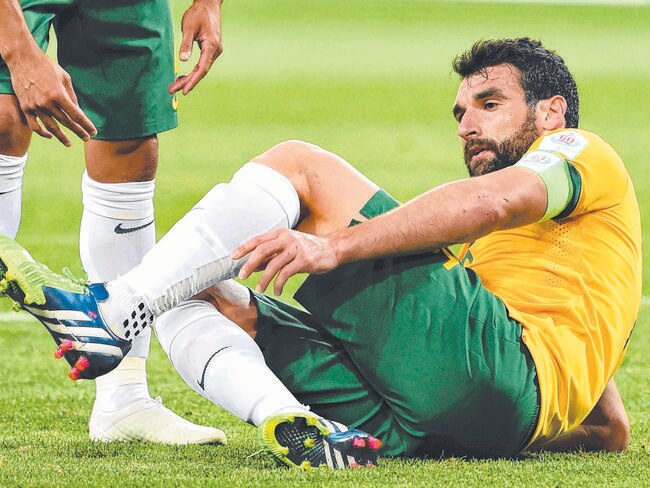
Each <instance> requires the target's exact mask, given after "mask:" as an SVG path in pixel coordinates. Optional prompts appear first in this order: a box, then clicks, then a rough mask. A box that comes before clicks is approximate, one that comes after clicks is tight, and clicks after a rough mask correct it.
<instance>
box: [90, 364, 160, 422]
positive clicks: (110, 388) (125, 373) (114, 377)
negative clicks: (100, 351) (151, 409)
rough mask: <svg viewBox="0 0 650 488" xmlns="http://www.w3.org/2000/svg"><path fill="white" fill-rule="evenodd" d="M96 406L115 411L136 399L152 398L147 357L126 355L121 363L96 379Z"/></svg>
mask: <svg viewBox="0 0 650 488" xmlns="http://www.w3.org/2000/svg"><path fill="white" fill-rule="evenodd" d="M95 390H96V397H95V406H94V409H96V410H100V411H114V410H119V409H120V408H124V407H125V406H127V405H129V404H130V403H133V402H134V401H137V400H141V399H147V398H150V395H149V388H148V385H147V376H146V359H145V358H140V357H133V358H132V357H126V358H124V360H123V361H122V363H120V365H119V366H118V367H117V368H115V369H114V370H113V371H111V372H110V373H108V374H105V375H104V376H100V377H99V378H97V379H96V380H95Z"/></svg>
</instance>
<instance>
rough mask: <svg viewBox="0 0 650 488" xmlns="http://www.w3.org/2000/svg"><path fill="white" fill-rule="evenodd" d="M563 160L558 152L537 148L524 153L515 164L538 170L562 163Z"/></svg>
mask: <svg viewBox="0 0 650 488" xmlns="http://www.w3.org/2000/svg"><path fill="white" fill-rule="evenodd" d="M563 161H564V158H562V157H561V156H559V155H558V154H555V153H551V152H548V151H540V150H537V151H533V152H529V153H528V154H526V155H524V157H523V158H521V159H520V160H519V161H518V162H517V164H516V165H515V166H524V167H526V168H529V169H532V170H533V171H536V172H540V171H543V170H545V169H547V168H548V167H549V166H551V165H552V164H557V163H562V162H563Z"/></svg>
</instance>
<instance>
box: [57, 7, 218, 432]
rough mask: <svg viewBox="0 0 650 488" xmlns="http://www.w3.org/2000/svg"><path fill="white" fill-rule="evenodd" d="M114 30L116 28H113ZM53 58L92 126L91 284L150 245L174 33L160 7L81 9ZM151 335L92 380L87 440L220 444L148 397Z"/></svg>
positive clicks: (84, 242)
mask: <svg viewBox="0 0 650 488" xmlns="http://www.w3.org/2000/svg"><path fill="white" fill-rule="evenodd" d="M115 25H119V27H120V28H119V29H116V28H115ZM55 29H56V33H57V37H58V41H59V43H58V60H59V63H60V64H61V66H62V67H64V69H66V71H68V72H69V73H70V75H71V76H72V79H73V83H74V87H75V90H76V93H77V95H78V98H79V103H80V105H81V107H82V108H83V110H84V111H85V112H86V114H87V115H88V116H89V117H90V119H91V120H92V121H93V123H94V124H95V126H96V127H97V129H98V134H97V137H96V140H93V141H91V142H89V143H87V144H86V147H85V156H86V167H87V172H86V174H84V176H83V181H82V189H83V203H84V210H83V216H82V222H81V231H80V252H81V258H82V263H83V265H84V268H85V269H86V271H87V272H88V275H89V277H90V279H91V280H93V281H99V282H103V281H107V280H110V279H114V278H116V277H117V276H118V275H120V274H123V273H125V272H127V271H128V270H129V269H130V268H131V267H133V266H134V265H135V264H137V263H138V262H139V261H140V259H141V258H142V256H143V255H144V254H145V253H146V252H147V251H148V250H149V249H150V248H151V247H152V246H153V245H154V243H155V225H154V211H153V195H154V185H155V183H154V177H155V174H156V168H157V165H158V140H157V136H156V134H157V133H159V132H162V131H165V130H168V129H171V128H173V127H175V126H176V112H175V107H174V106H173V99H172V97H171V96H170V95H169V94H168V93H167V86H168V84H169V83H170V82H171V81H172V80H173V79H174V69H173V35H172V26H171V18H170V12H169V3H168V1H167V0H154V1H152V2H130V3H129V5H128V6H124V8H120V9H116V8H115V6H114V5H113V4H112V3H111V2H108V1H98V2H85V3H83V4H79V5H77V7H76V8H75V9H74V10H70V11H66V12H63V13H61V14H60V15H59V16H58V17H57V19H56V23H55ZM149 344H150V332H149V331H144V332H143V333H142V335H140V336H139V337H135V338H134V340H133V347H132V349H131V352H130V354H129V355H128V356H127V358H126V359H125V360H124V362H123V363H122V364H121V365H120V367H119V368H117V370H115V371H114V372H112V373H111V374H110V375H106V376H104V377H102V378H101V379H99V380H98V381H97V397H96V401H95V404H94V407H93V412H92V415H91V419H90V437H91V438H92V439H95V440H102V441H112V440H146V441H152V442H161V443H172V444H188V443H196V442H199V443H205V442H223V440H224V436H223V433H222V432H221V431H219V430H218V429H213V428H208V427H202V426H198V425H194V424H191V423H190V422H188V421H186V420H184V419H182V418H180V417H178V416H177V415H175V414H174V413H173V412H171V411H170V410H168V409H166V408H165V407H163V406H162V404H161V403H160V402H159V401H156V400H153V399H152V398H151V397H150V396H149V392H148V388H147V382H146V373H145V360H146V358H147V356H148V354H149Z"/></svg>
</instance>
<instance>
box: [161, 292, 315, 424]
mask: <svg viewBox="0 0 650 488" xmlns="http://www.w3.org/2000/svg"><path fill="white" fill-rule="evenodd" d="M233 286H242V285H239V284H236V283H234V282H233ZM156 333H157V335H158V339H159V340H160V344H161V345H162V347H163V349H164V351H165V352H166V353H167V355H168V356H169V359H170V361H171V362H172V364H173V365H174V367H175V368H176V370H177V371H178V372H179V373H180V375H181V377H182V378H183V379H184V380H185V382H186V383H187V384H188V385H189V386H190V387H191V388H192V389H194V390H195V391H197V392H198V393H199V394H201V395H202V396H204V397H206V398H207V399H209V400H210V401H212V402H213V403H215V404H216V405H218V406H219V407H221V408H223V409H225V410H227V411H228V412H230V413H232V414H233V415H235V416H237V417H238V418H240V419H241V420H244V421H246V422H249V423H252V424H253V425H259V424H260V422H261V421H262V420H264V419H265V418H266V417H268V416H270V415H272V414H274V413H277V412H278V411H281V410H286V409H292V410H306V409H307V408H306V407H304V406H303V405H302V404H301V403H300V402H299V401H298V400H297V399H296V398H295V397H294V396H293V395H292V394H291V392H289V390H287V388H286V387H285V386H284V385H283V384H282V382H281V381H280V380H279V379H278V378H277V377H276V376H275V374H273V372H272V371H271V370H270V369H269V368H268V367H267V366H266V363H265V362H264V357H263V355H262V352H261V351H260V349H259V347H258V346H257V344H256V343H255V341H254V340H253V339H252V338H251V337H250V336H249V335H248V334H247V333H246V332H244V331H243V330H242V329H241V328H239V326H237V325H236V324H234V323H233V322H231V321H230V320H228V319H227V318H226V317H224V316H223V315H222V314H221V313H219V312H218V311H217V310H216V309H215V308H214V307H213V306H212V305H210V304H208V303H206V302H202V301H189V302H185V303H183V304H181V305H180V306H178V307H176V308H175V309H173V310H171V311H169V312H167V313H165V314H163V315H161V316H160V317H159V318H158V319H157V321H156Z"/></svg>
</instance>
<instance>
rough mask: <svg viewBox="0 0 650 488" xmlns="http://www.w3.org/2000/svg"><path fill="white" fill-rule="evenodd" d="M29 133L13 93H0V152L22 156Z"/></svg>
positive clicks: (25, 149)
mask: <svg viewBox="0 0 650 488" xmlns="http://www.w3.org/2000/svg"><path fill="white" fill-rule="evenodd" d="M31 135H32V131H31V129H30V128H29V126H28V125H27V121H26V120H25V117H24V116H23V113H22V111H21V110H20V105H19V104H18V99H17V98H16V97H15V95H11V94H8V93H5V94H0V154H4V155H6V156H22V155H23V154H25V153H26V152H27V149H28V148H29V141H30V140H31Z"/></svg>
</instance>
